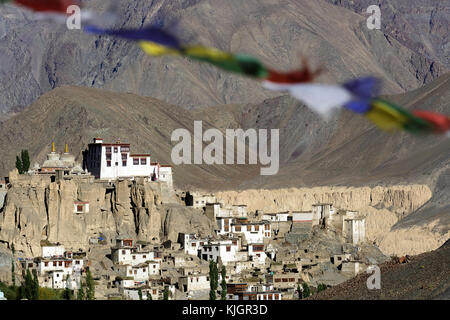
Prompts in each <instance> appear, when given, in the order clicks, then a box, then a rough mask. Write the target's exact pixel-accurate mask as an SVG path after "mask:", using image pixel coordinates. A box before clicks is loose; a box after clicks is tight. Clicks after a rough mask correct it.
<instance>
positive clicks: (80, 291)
mask: <svg viewBox="0 0 450 320" xmlns="http://www.w3.org/2000/svg"><path fill="white" fill-rule="evenodd" d="M84 299H85V295H84V283H83V281H82V280H80V289H78V293H77V300H84Z"/></svg>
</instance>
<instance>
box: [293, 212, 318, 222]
mask: <svg viewBox="0 0 450 320" xmlns="http://www.w3.org/2000/svg"><path fill="white" fill-rule="evenodd" d="M312 220H313V213H312V211H293V212H292V222H312Z"/></svg>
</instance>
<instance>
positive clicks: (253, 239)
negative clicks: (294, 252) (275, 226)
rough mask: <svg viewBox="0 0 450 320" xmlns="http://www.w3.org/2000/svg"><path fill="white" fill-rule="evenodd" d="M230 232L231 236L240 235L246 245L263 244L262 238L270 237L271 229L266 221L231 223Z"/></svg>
mask: <svg viewBox="0 0 450 320" xmlns="http://www.w3.org/2000/svg"><path fill="white" fill-rule="evenodd" d="M231 232H232V233H233V234H237V233H242V234H244V236H245V240H246V241H247V243H248V244H251V243H263V242H264V238H270V237H271V236H272V228H271V226H270V223H269V222H267V221H260V222H247V221H245V222H239V221H236V222H233V223H232V224H231Z"/></svg>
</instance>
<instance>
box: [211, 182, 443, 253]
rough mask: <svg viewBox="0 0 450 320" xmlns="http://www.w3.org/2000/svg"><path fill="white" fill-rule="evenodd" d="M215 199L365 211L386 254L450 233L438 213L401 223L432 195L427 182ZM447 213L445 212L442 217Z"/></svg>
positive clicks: (430, 246)
mask: <svg viewBox="0 0 450 320" xmlns="http://www.w3.org/2000/svg"><path fill="white" fill-rule="evenodd" d="M216 195H217V197H218V198H219V199H221V200H223V201H224V202H225V203H229V204H237V203H239V204H247V205H248V209H249V210H250V211H254V210H257V209H260V210H261V209H262V210H264V211H265V212H278V211H283V210H311V206H312V205H313V204H315V203H323V202H325V203H333V204H334V205H335V206H336V207H338V208H342V209H348V210H357V211H359V212H361V213H363V214H365V215H366V236H367V239H368V240H369V241H371V242H375V243H376V244H377V245H378V246H379V247H380V249H381V250H382V251H383V253H384V254H388V255H404V254H419V253H422V252H426V251H430V250H434V249H436V248H438V247H439V246H441V245H442V244H443V243H444V242H445V241H446V240H447V239H449V237H450V232H449V231H448V230H449V227H450V226H449V224H448V221H444V220H443V219H441V218H442V216H439V215H435V217H434V219H432V218H430V219H429V221H428V222H427V223H424V224H417V223H416V224H413V223H411V224H409V225H405V224H404V223H403V224H402V221H405V220H407V218H408V216H409V215H410V214H411V213H414V214H416V211H417V210H418V209H422V207H426V206H424V205H425V204H428V202H429V200H430V199H431V198H432V192H431V190H430V188H429V187H428V186H426V185H395V186H389V187H381V186H378V187H372V188H371V187H315V188H288V189H278V190H265V189H253V190H244V191H240V192H236V191H224V192H219V193H217V194H216ZM444 217H445V215H444Z"/></svg>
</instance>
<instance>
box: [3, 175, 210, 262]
mask: <svg viewBox="0 0 450 320" xmlns="http://www.w3.org/2000/svg"><path fill="white" fill-rule="evenodd" d="M11 177H12V179H11V186H10V188H9V190H8V194H7V196H6V199H5V205H4V207H3V209H2V211H1V212H0V241H1V242H2V243H3V244H6V246H7V247H10V246H11V244H13V243H14V245H15V248H16V250H17V251H22V252H23V253H24V254H25V255H27V256H38V255H40V251H41V249H40V244H41V241H49V242H51V243H58V242H59V243H61V244H64V246H65V247H66V248H67V249H72V250H78V249H82V250H86V249H87V247H88V246H89V239H90V238H98V237H100V236H101V237H103V238H104V239H105V240H106V241H109V242H111V244H113V243H114V240H115V238H116V237H130V238H133V239H136V240H138V241H146V242H153V243H160V241H161V240H165V239H170V240H173V241H176V240H177V237H178V232H191V231H200V232H201V233H203V234H204V235H208V234H210V233H212V232H213V227H212V224H211V223H210V221H209V220H208V219H207V218H206V217H205V216H203V214H202V212H199V211H196V210H193V209H189V208H184V207H183V206H182V205H181V204H177V203H176V202H177V200H176V198H172V199H169V200H170V201H169V200H168V199H166V201H167V202H164V203H163V201H162V200H161V199H162V193H161V187H162V186H161V185H160V184H159V183H154V182H152V183H149V182H145V181H143V180H135V181H118V182H113V183H110V184H105V183H100V182H92V181H91V182H89V181H88V180H86V179H71V180H64V179H63V180H60V181H51V178H50V177H48V178H47V177H42V176H17V175H16V176H15V175H11ZM165 198H168V197H165ZM168 202H170V203H168ZM77 203H85V204H89V209H88V212H83V213H77V212H76V211H77V210H76V207H75V206H76V204H77Z"/></svg>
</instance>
